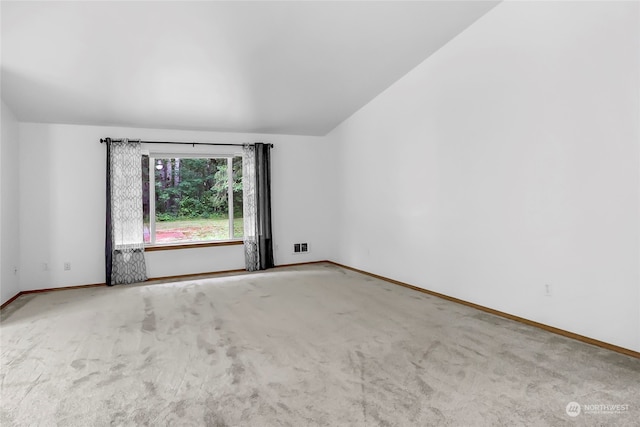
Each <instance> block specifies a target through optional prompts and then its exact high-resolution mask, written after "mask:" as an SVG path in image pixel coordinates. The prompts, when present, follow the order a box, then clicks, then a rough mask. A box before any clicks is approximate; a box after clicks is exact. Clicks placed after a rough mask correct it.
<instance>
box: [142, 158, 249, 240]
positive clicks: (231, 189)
mask: <svg viewBox="0 0 640 427" xmlns="http://www.w3.org/2000/svg"><path fill="white" fill-rule="evenodd" d="M142 193H143V194H142V205H143V211H144V242H145V244H147V245H162V244H172V245H174V244H180V243H200V242H211V241H221V240H234V239H241V238H242V235H243V218H242V157H240V156H227V157H189V156H185V157H171V156H170V155H153V154H151V155H143V156H142Z"/></svg>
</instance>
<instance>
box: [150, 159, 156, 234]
mask: <svg viewBox="0 0 640 427" xmlns="http://www.w3.org/2000/svg"><path fill="white" fill-rule="evenodd" d="M149 233H150V236H149V242H150V243H151V244H152V245H155V244H156V159H155V158H154V157H149Z"/></svg>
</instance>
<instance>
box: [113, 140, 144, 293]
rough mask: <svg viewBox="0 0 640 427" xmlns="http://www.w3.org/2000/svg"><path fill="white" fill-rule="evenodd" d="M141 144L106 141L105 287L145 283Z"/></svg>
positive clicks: (126, 141) (125, 141)
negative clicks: (106, 285)
mask: <svg viewBox="0 0 640 427" xmlns="http://www.w3.org/2000/svg"><path fill="white" fill-rule="evenodd" d="M141 158H142V156H141V144H140V142H139V141H137V142H136V141H128V140H126V139H124V140H122V141H112V140H110V139H108V140H107V222H106V224H107V233H106V245H105V259H106V283H107V284H108V285H120V284H129V283H136V282H143V281H145V280H147V267H146V264H145V260H144V237H143V224H142V221H143V220H142V173H141V167H142V166H141Z"/></svg>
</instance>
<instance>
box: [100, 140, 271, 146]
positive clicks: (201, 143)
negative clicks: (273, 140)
mask: <svg viewBox="0 0 640 427" xmlns="http://www.w3.org/2000/svg"><path fill="white" fill-rule="evenodd" d="M107 140H111V141H122V139H111V138H100V144H102V143H105V142H107ZM139 142H142V143H144V144H176V145H191V146H194V147H195V146H196V145H222V146H227V147H244V146H245V145H247V144H225V143H220V142H176V141H139ZM267 145H268V146H270V147H271V148H273V144H267Z"/></svg>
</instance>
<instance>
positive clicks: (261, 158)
mask: <svg viewBox="0 0 640 427" xmlns="http://www.w3.org/2000/svg"><path fill="white" fill-rule="evenodd" d="M270 150H271V145H270V144H263V143H256V144H246V145H245V146H244V149H243V158H242V186H243V189H242V190H243V198H244V201H243V215H244V253H245V265H246V269H247V270H248V271H256V270H265V269H267V268H270V267H273V266H274V262H273V242H272V238H271V166H270V163H271V151H270Z"/></svg>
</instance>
